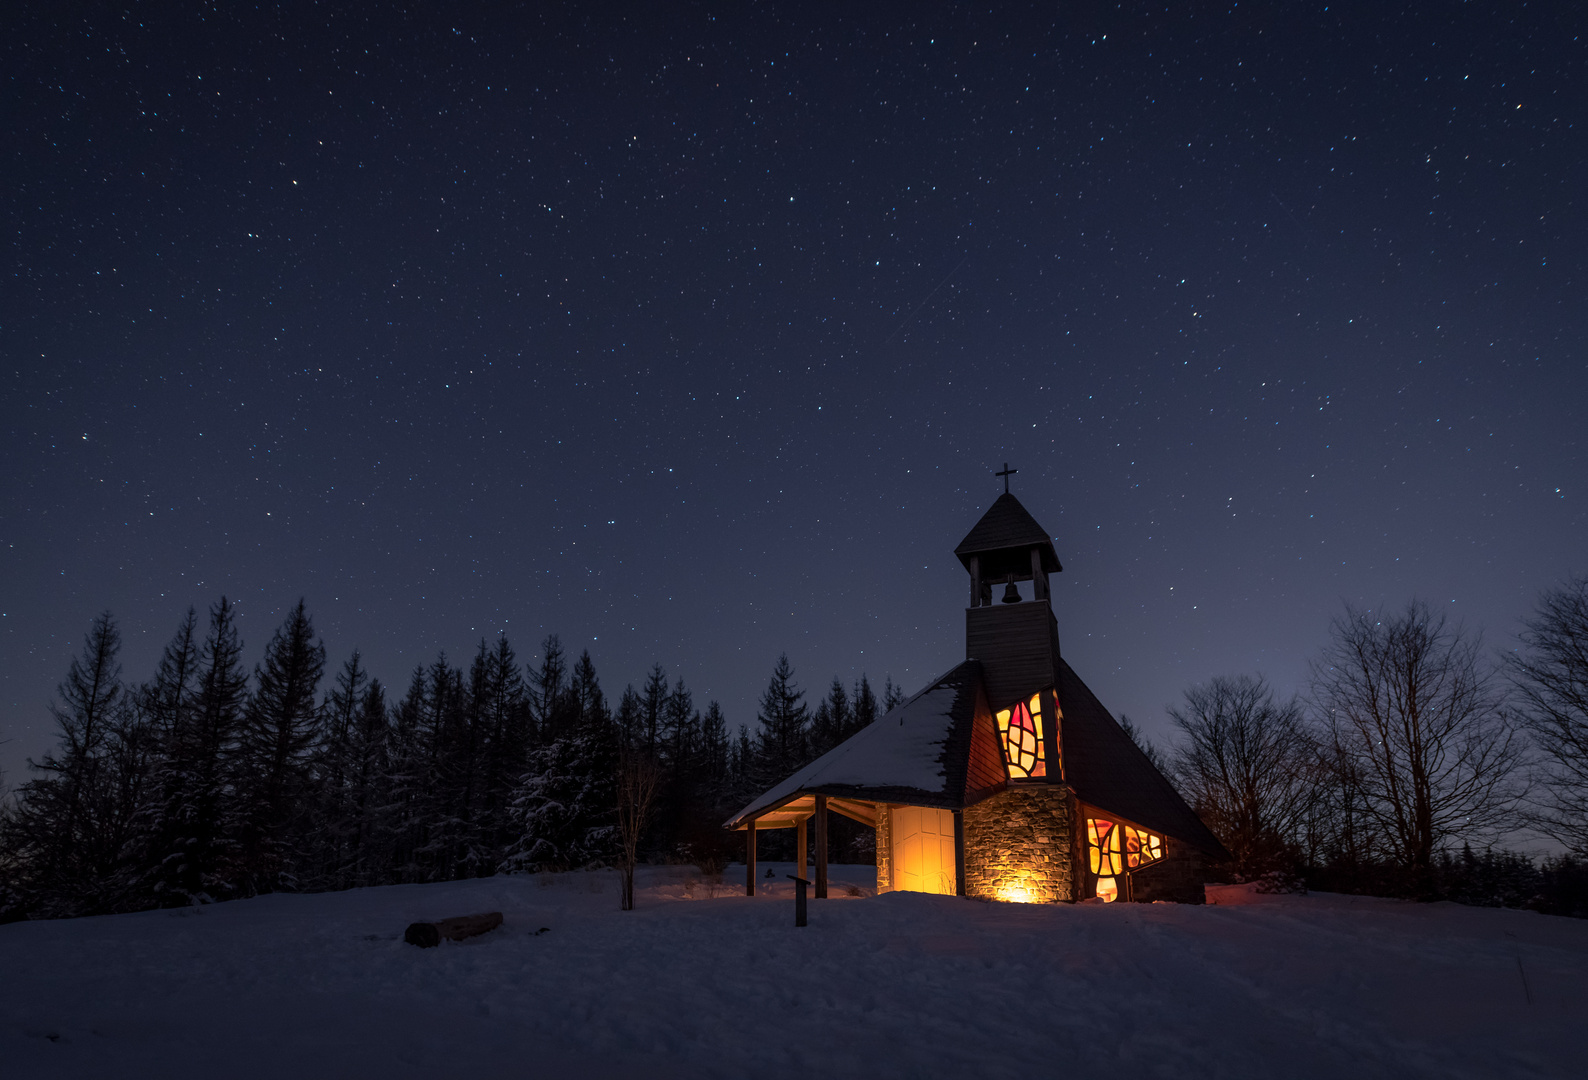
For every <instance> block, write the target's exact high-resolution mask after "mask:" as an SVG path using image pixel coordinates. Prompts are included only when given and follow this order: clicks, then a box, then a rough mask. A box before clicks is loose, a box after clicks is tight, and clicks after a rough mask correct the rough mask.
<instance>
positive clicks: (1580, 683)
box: [1507, 576, 1588, 855]
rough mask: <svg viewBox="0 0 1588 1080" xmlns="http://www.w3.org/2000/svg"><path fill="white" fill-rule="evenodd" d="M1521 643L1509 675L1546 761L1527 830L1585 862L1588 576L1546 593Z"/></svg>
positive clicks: (1587, 838) (1587, 847)
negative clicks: (1550, 839)
mask: <svg viewBox="0 0 1588 1080" xmlns="http://www.w3.org/2000/svg"><path fill="white" fill-rule="evenodd" d="M1522 642H1523V644H1524V645H1526V646H1527V651H1526V652H1525V653H1523V654H1519V655H1512V656H1511V657H1510V658H1509V660H1508V661H1507V663H1508V667H1509V674H1510V676H1511V679H1512V682H1513V683H1514V684H1515V686H1516V689H1517V692H1518V694H1519V695H1520V697H1521V702H1522V719H1523V722H1524V723H1525V724H1526V726H1527V728H1528V731H1529V733H1530V734H1531V735H1532V736H1533V741H1534V742H1535V743H1536V744H1537V745H1538V748H1539V749H1540V750H1541V751H1542V752H1543V758H1544V760H1543V763H1542V764H1543V768H1542V773H1541V779H1542V780H1543V785H1542V791H1541V792H1540V795H1539V798H1538V801H1537V804H1536V806H1537V808H1536V810H1535V812H1534V813H1533V814H1531V815H1529V817H1530V822H1531V824H1533V825H1534V827H1536V828H1537V829H1539V831H1541V832H1543V833H1545V834H1546V835H1548V836H1551V837H1553V838H1554V839H1556V840H1558V841H1560V842H1561V843H1562V844H1565V845H1566V846H1567V847H1569V848H1571V849H1572V850H1573V851H1574V852H1576V853H1577V854H1579V855H1588V576H1584V577H1579V578H1575V579H1573V580H1571V581H1568V582H1566V583H1565V584H1564V585H1561V586H1560V587H1558V588H1556V589H1552V590H1550V591H1549V592H1548V593H1545V594H1544V596H1543V598H1542V599H1541V600H1540V601H1539V605H1538V610H1537V612H1536V613H1535V614H1534V617H1533V618H1532V619H1529V620H1528V622H1527V630H1526V631H1525V632H1524V633H1523V634H1522Z"/></svg>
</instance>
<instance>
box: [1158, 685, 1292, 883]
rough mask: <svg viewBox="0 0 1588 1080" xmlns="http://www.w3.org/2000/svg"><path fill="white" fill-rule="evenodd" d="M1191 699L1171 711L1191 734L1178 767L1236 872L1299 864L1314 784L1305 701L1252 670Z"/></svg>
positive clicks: (1251, 873)
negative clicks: (1287, 696)
mask: <svg viewBox="0 0 1588 1080" xmlns="http://www.w3.org/2000/svg"><path fill="white" fill-rule="evenodd" d="M1185 698H1186V700H1185V705H1184V706H1182V707H1180V708H1170V709H1169V716H1170V718H1171V719H1172V720H1173V721H1174V723H1175V726H1176V727H1178V728H1179V729H1180V732H1181V734H1182V735H1184V736H1185V741H1184V742H1183V743H1182V745H1181V746H1180V747H1178V748H1177V749H1176V751H1175V753H1174V757H1173V760H1172V761H1171V763H1170V766H1171V770H1172V771H1173V773H1174V775H1175V777H1176V778H1177V779H1178V780H1179V782H1180V785H1181V788H1182V790H1184V792H1185V794H1186V796H1187V797H1188V798H1189V799H1190V801H1191V805H1192V806H1194V807H1196V810H1197V813H1198V814H1200V815H1201V816H1202V819H1203V820H1204V821H1205V822H1207V825H1208V827H1209V828H1211V829H1212V830H1213V831H1214V833H1215V834H1217V836H1218V838H1219V839H1220V840H1222V841H1223V842H1224V846H1225V847H1226V848H1228V849H1229V851H1230V854H1231V856H1232V857H1233V865H1232V867H1231V870H1232V872H1233V873H1234V874H1235V875H1236V876H1237V878H1239V879H1241V880H1249V879H1251V878H1255V877H1257V876H1259V875H1261V874H1265V873H1268V872H1271V871H1276V870H1291V869H1293V868H1294V866H1295V863H1296V861H1297V851H1296V842H1297V837H1298V834H1299V833H1300V831H1301V828H1302V824H1303V821H1304V820H1305V818H1306V815H1307V808H1308V805H1309V803H1310V801H1311V793H1312V788H1313V785H1312V782H1311V776H1310V772H1311V762H1312V760H1313V755H1312V754H1311V751H1310V745H1309V740H1308V739H1307V737H1306V732H1305V730H1304V726H1303V722H1302V711H1301V706H1300V705H1299V704H1298V703H1297V702H1296V700H1295V699H1294V698H1292V699H1291V700H1289V701H1278V700H1276V699H1275V697H1274V691H1273V689H1272V688H1270V687H1269V685H1268V683H1267V682H1265V681H1264V680H1263V678H1262V677H1261V676H1256V677H1253V676H1251V675H1238V676H1236V677H1234V678H1224V677H1218V678H1215V679H1213V680H1212V681H1211V682H1209V683H1207V684H1205V685H1202V686H1193V687H1192V688H1191V689H1189V690H1187V691H1186V693H1185Z"/></svg>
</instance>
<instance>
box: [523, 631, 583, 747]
mask: <svg viewBox="0 0 1588 1080" xmlns="http://www.w3.org/2000/svg"><path fill="white" fill-rule="evenodd" d="M540 653H541V661H540V667H539V668H537V669H535V670H534V671H532V672H530V679H529V681H530V698H531V700H530V704H531V706H532V707H533V709H534V713H535V724H536V727H537V728H538V732H537V734H538V736H539V741H540V742H541V743H543V744H544V743H550V742H552V741H553V740H554V739H556V738H558V737H559V736H561V735H563V734H565V733H566V732H567V731H569V730H571V727H572V725H571V723H570V722H569V720H568V718H567V717H566V716H564V715H563V712H564V706H565V705H566V703H567V700H568V697H567V694H566V693H565V691H566V690H567V680H568V658H567V657H566V656H565V655H564V654H563V651H562V640H561V639H560V638H559V637H557V635H556V634H550V635H548V636H547V637H546V640H545V641H543V642H541V644H540Z"/></svg>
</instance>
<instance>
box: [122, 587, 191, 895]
mask: <svg viewBox="0 0 1588 1080" xmlns="http://www.w3.org/2000/svg"><path fill="white" fill-rule="evenodd" d="M199 647H200V645H199V641H198V617H197V615H196V614H195V612H194V611H193V609H192V608H188V610H187V615H186V616H185V617H184V618H183V620H182V622H181V624H180V625H178V627H177V631H176V634H175V636H173V637H172V639H171V642H170V644H168V645H167V646H166V647H165V652H164V653H162V654H161V657H160V665H159V667H158V669H156V671H155V676H154V679H153V680H152V681H151V682H149V683H147V684H145V685H144V686H142V687H140V688H139V690H138V694H137V698H138V708H139V711H140V712H141V713H142V714H143V717H144V721H145V723H146V724H147V725H148V727H149V730H150V733H151V737H152V738H153V739H154V741H155V743H156V753H155V754H154V755H153V761H152V766H151V776H150V787H151V804H150V807H149V811H148V813H147V815H146V817H145V821H144V822H143V827H142V830H141V831H142V836H141V838H140V840H141V846H142V851H141V852H140V859H141V861H142V863H143V866H142V872H143V878H144V880H143V881H142V882H141V885H140V891H146V893H147V896H148V897H150V898H151V899H152V900H153V902H154V903H156V904H161V903H169V902H171V899H170V898H171V897H173V896H176V895H179V894H180V882H179V881H178V880H176V874H177V872H178V868H179V867H180V864H181V856H180V855H179V854H177V853H178V851H179V850H180V847H181V844H182V841H183V839H184V833H185V828H184V818H185V811H186V807H187V801H188V797H189V792H190V790H191V787H192V777H191V775H190V769H191V767H192V763H191V762H190V761H189V759H188V758H189V755H187V754H186V753H185V751H186V750H187V748H188V746H189V745H190V743H191V742H192V737H193V730H192V729H193V726H194V715H193V706H194V702H195V699H196V697H197V693H196V690H197V684H198V681H199Z"/></svg>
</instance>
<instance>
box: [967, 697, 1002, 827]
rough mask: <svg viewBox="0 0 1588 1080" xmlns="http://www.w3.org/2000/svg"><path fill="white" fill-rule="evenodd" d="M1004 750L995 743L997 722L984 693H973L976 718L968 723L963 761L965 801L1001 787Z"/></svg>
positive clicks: (970, 800) (992, 793)
mask: <svg viewBox="0 0 1588 1080" xmlns="http://www.w3.org/2000/svg"><path fill="white" fill-rule="evenodd" d="M1008 783H1009V776H1008V774H1007V773H1006V772H1005V771H1004V753H1003V750H1002V748H1000V747H999V745H998V721H997V720H995V719H993V714H992V709H990V708H989V707H988V705H987V695H986V694H985V693H982V692H980V691H978V692H977V694H976V718H975V721H974V723H973V724H972V726H971V735H970V753H969V760H968V761H967V762H966V764H965V803H964V805H966V806H970V805H972V804H974V803H978V802H981V801H982V800H983V799H985V798H988V797H990V796H992V795H996V794H997V793H998V792H1000V791H1002V790H1003V789H1004V786H1005V785H1006V784H1008Z"/></svg>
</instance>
